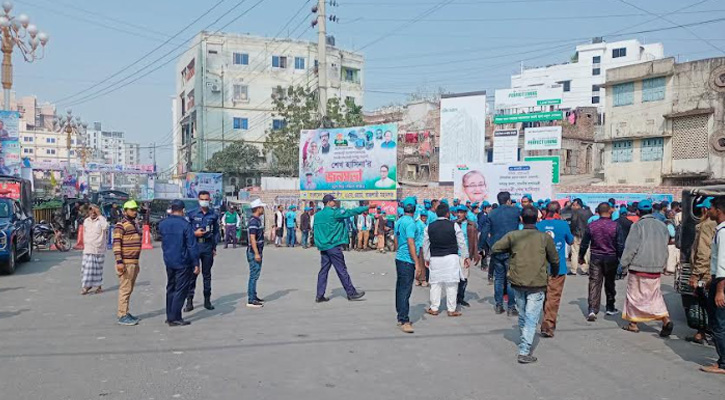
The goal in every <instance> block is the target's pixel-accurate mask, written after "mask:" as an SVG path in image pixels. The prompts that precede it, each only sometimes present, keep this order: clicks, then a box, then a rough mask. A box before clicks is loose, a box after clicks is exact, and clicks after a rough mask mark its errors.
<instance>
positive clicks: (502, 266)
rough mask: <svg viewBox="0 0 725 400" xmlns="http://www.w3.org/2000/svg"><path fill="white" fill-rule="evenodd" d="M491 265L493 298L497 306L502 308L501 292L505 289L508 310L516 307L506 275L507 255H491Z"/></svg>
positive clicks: (512, 290) (507, 267)
mask: <svg viewBox="0 0 725 400" xmlns="http://www.w3.org/2000/svg"><path fill="white" fill-rule="evenodd" d="M491 265H492V266H493V298H494V301H495V302H496V305H497V306H503V290H504V287H506V292H507V293H508V296H509V298H508V308H509V309H513V308H514V307H516V296H515V294H514V289H513V288H512V287H511V284H510V283H509V282H508V278H507V277H506V274H508V270H509V255H508V254H493V255H492V256H491Z"/></svg>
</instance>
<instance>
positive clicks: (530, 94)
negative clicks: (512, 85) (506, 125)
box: [494, 86, 564, 112]
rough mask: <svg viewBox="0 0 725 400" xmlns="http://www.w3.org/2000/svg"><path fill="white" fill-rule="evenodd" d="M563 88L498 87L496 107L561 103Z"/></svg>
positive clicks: (522, 107) (513, 108)
mask: <svg viewBox="0 0 725 400" xmlns="http://www.w3.org/2000/svg"><path fill="white" fill-rule="evenodd" d="M563 93H564V90H563V88H562V87H561V86H560V87H557V88H531V87H529V88H520V89H497V90H496V96H495V100H494V109H495V110H496V111H497V112H498V111H499V110H516V109H528V108H530V107H542V106H549V105H557V104H561V97H562V94H563Z"/></svg>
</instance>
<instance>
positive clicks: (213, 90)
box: [211, 83, 222, 92]
mask: <svg viewBox="0 0 725 400" xmlns="http://www.w3.org/2000/svg"><path fill="white" fill-rule="evenodd" d="M211 91H212V92H221V91H222V90H221V87H220V86H219V85H217V84H216V83H215V84H212V85H211Z"/></svg>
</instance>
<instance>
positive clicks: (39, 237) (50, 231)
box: [33, 221, 73, 252]
mask: <svg viewBox="0 0 725 400" xmlns="http://www.w3.org/2000/svg"><path fill="white" fill-rule="evenodd" d="M33 245H34V246H36V247H45V248H47V249H50V248H51V247H52V246H53V245H55V247H56V248H57V249H58V251H61V252H66V251H69V250H70V249H71V247H72V246H73V245H72V243H71V240H70V238H69V237H68V235H67V234H66V233H65V232H63V231H62V230H61V229H60V227H58V226H57V224H54V223H48V222H46V221H40V223H38V224H36V225H35V226H33Z"/></svg>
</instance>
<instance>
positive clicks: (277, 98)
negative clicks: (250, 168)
mask: <svg viewBox="0 0 725 400" xmlns="http://www.w3.org/2000/svg"><path fill="white" fill-rule="evenodd" d="M272 102H273V104H274V114H275V116H277V117H281V118H282V119H284V121H285V125H284V127H282V129H276V130H269V131H268V132H267V140H266V142H265V143H264V151H265V152H266V153H267V154H268V155H269V156H270V158H271V169H272V173H273V174H274V175H277V176H297V175H298V174H299V143H300V131H302V130H306V129H317V128H319V127H320V126H322V125H323V124H322V123H321V121H320V115H319V114H320V113H319V107H318V105H319V100H318V97H317V91H315V90H311V89H309V88H304V87H302V86H290V87H288V88H287V89H283V88H282V87H279V86H278V87H277V89H276V91H275V94H273V95H272ZM363 123H364V122H363V114H362V107H361V106H358V105H356V104H355V103H354V102H352V101H347V100H346V101H345V102H344V103H341V102H340V99H338V98H336V97H333V98H331V99H328V101H327V118H326V119H325V121H324V126H325V127H328V128H336V127H348V126H360V125H363Z"/></svg>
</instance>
